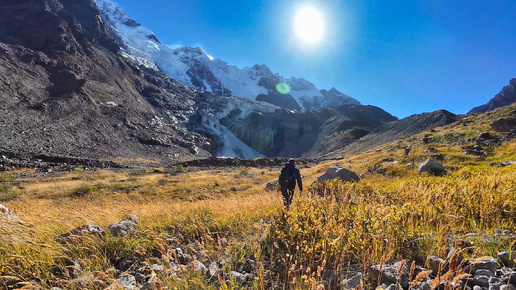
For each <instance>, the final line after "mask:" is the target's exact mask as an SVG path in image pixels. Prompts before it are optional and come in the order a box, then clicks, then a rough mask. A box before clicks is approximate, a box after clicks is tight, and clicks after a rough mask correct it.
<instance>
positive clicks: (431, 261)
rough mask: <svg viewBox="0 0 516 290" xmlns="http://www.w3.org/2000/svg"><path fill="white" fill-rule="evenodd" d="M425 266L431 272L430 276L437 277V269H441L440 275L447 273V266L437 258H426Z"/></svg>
mask: <svg viewBox="0 0 516 290" xmlns="http://www.w3.org/2000/svg"><path fill="white" fill-rule="evenodd" d="M426 264H427V265H428V267H429V268H430V270H432V275H434V276H437V274H438V273H439V267H443V268H442V269H441V274H444V273H446V272H447V271H448V264H447V263H446V261H445V260H443V259H441V258H439V257H437V256H428V258H427V259H426Z"/></svg>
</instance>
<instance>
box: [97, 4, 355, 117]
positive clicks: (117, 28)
mask: <svg viewBox="0 0 516 290" xmlns="http://www.w3.org/2000/svg"><path fill="white" fill-rule="evenodd" d="M96 2H97V5H98V6H99V8H100V10H101V12H102V13H103V16H104V18H105V19H106V20H107V21H108V22H110V24H111V25H112V27H113V28H114V31H113V32H114V33H115V34H118V35H117V36H118V38H119V39H120V40H121V42H120V45H121V47H122V48H123V50H124V51H125V52H126V53H127V54H128V56H130V57H134V58H136V59H137V60H139V61H140V62H141V63H142V64H145V65H146V66H148V67H153V68H155V69H159V70H161V71H163V72H164V73H166V74H168V75H169V76H170V77H171V78H174V79H176V80H179V81H180V82H182V83H183V84H185V85H187V86H190V87H193V88H196V89H199V90H203V91H207V92H213V93H215V94H218V95H221V96H236V97H241V98H246V99H251V100H258V101H263V102H268V103H271V104H273V105H276V106H279V107H283V108H287V109H305V110H314V109H318V108H322V107H327V106H337V105H346V104H360V102H358V101H357V100H355V99H353V98H351V97H349V96H346V95H345V94H342V93H340V92H338V91H337V90H335V89H334V88H333V89H331V90H330V91H329V92H327V91H326V90H323V91H320V90H318V89H317V88H316V87H315V86H314V85H313V84H312V83H310V82H309V81H307V80H305V79H303V78H294V77H293V78H283V77H282V76H280V75H278V74H274V73H273V72H272V71H271V70H270V69H269V68H268V67H267V66H266V65H255V66H253V67H246V68H239V67H236V66H232V65H229V64H228V63H227V62H225V61H224V60H222V59H217V58H214V57H212V56H211V55H209V54H207V53H206V52H205V51H204V50H203V49H202V48H200V47H197V48H191V47H180V48H173V47H170V46H167V45H164V44H162V43H161V42H160V41H159V39H158V38H157V37H156V35H154V33H153V32H152V31H150V30H149V29H147V28H145V27H143V26H142V25H141V24H139V23H137V22H136V21H135V20H134V19H133V18H131V17H129V16H128V15H127V14H126V13H125V12H124V11H123V10H122V9H121V8H120V6H119V5H118V4H117V3H115V2H114V1H112V0H96ZM279 83H284V84H287V85H288V86H286V87H287V89H286V90H281V92H279V91H278V90H277V85H278V84H279ZM289 88H290V90H289Z"/></svg>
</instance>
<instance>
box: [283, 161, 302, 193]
mask: <svg viewBox="0 0 516 290" xmlns="http://www.w3.org/2000/svg"><path fill="white" fill-rule="evenodd" d="M287 168H288V169H290V170H293V171H294V177H295V180H296V181H297V186H298V187H299V191H303V182H302V181H301V173H299V169H297V168H296V167H295V166H293V165H292V164H291V163H290V162H287V163H286V164H285V167H284V169H283V170H286V169H287ZM283 170H282V171H283ZM281 178H282V177H281V174H280V180H279V183H280V185H281V184H282V182H283V181H282V180H281ZM286 186H287V188H288V189H294V188H296V183H295V182H293V183H291V184H287V185H286Z"/></svg>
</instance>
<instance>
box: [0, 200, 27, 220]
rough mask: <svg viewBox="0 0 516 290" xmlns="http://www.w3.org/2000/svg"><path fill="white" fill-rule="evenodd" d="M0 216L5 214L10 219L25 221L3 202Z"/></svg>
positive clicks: (0, 206)
mask: <svg viewBox="0 0 516 290" xmlns="http://www.w3.org/2000/svg"><path fill="white" fill-rule="evenodd" d="M0 216H5V217H6V218H7V220H9V221H14V222H17V223H23V221H22V220H21V219H20V218H19V217H17V216H16V215H15V214H14V213H13V212H12V211H10V210H9V209H8V208H7V207H5V206H4V205H2V204H0Z"/></svg>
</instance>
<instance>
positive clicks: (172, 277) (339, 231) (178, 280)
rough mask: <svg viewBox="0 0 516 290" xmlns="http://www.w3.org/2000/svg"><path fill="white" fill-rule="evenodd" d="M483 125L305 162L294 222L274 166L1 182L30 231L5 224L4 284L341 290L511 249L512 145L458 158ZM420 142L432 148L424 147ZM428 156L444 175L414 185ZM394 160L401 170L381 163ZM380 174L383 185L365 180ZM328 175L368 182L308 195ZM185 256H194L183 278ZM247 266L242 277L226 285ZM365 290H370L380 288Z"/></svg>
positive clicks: (515, 222)
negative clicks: (398, 265)
mask: <svg viewBox="0 0 516 290" xmlns="http://www.w3.org/2000/svg"><path fill="white" fill-rule="evenodd" d="M493 114H496V113H493ZM489 116H490V115H489V114H486V115H473V116H468V118H470V120H467V124H465V125H464V124H463V123H460V122H459V123H455V124H452V125H449V126H445V127H441V128H437V129H436V130H435V131H434V132H427V133H423V134H420V135H417V136H413V137H411V138H408V139H405V140H400V141H396V142H394V143H391V144H386V145H384V146H381V147H380V148H377V149H378V150H374V149H372V150H369V151H366V152H363V153H360V154H357V155H354V156H346V157H345V158H343V159H341V160H332V161H325V162H321V163H319V164H317V165H310V166H308V165H300V166H299V167H300V169H301V174H302V175H303V182H304V185H305V191H304V192H303V193H302V194H300V193H299V192H298V191H296V195H295V196H294V203H293V205H292V206H291V208H290V209H289V210H288V211H286V210H284V208H283V206H282V204H283V203H282V200H281V194H280V193H279V192H275V191H265V190H264V188H265V185H266V184H267V182H271V181H275V180H276V179H277V176H278V174H279V170H280V168H277V167H276V168H269V167H264V168H242V167H240V168H238V167H237V168H219V169H214V170H201V171H190V170H189V168H180V169H181V170H177V169H174V170H172V172H168V171H167V170H164V169H161V168H156V169H151V170H145V171H143V170H142V171H134V170H131V171H117V172H114V171H84V170H81V169H80V168H79V169H78V170H76V171H75V172H73V173H64V174H55V175H50V176H47V177H29V178H19V177H17V175H16V174H14V175H13V174H9V173H3V174H2V175H1V176H0V181H1V182H2V185H1V186H0V203H2V204H3V205H5V206H6V207H8V208H9V209H10V210H11V211H12V212H14V213H15V214H16V215H17V216H18V217H19V218H20V219H21V220H22V221H23V223H18V222H12V221H7V220H5V219H4V220H0V287H4V288H7V289H11V288H25V289H46V288H51V287H61V288H63V289H105V288H108V287H109V289H122V288H121V286H120V285H119V284H118V282H116V279H117V278H118V277H119V276H120V275H121V274H123V272H124V271H122V270H120V269H119V268H120V267H118V265H119V264H120V263H121V261H125V260H130V261H132V262H133V264H135V265H138V267H140V268H144V267H146V269H147V270H146V271H143V272H142V273H144V274H145V275H146V279H147V278H149V277H150V278H152V279H154V281H156V283H155V287H156V289H166V288H165V287H168V289H324V288H332V289H335V288H339V287H340V286H339V285H338V282H340V281H341V280H342V279H345V278H347V277H348V276H349V275H350V273H353V272H354V271H365V272H366V273H367V271H368V268H369V266H370V265H373V264H382V263H388V262H390V261H394V260H406V261H407V263H409V264H410V263H413V262H414V263H415V264H417V265H421V266H424V265H425V261H426V258H427V257H428V256H429V255H436V256H439V257H442V258H446V255H447V253H448V251H449V250H450V248H451V247H452V246H453V244H454V243H455V242H456V241H460V240H467V241H468V242H469V243H471V244H472V245H473V250H472V251H471V253H470V255H473V256H479V257H480V256H496V254H497V253H498V252H499V251H500V250H514V248H516V243H515V241H514V240H511V239H509V238H506V237H505V236H503V235H499V233H500V232H501V231H502V230H512V231H514V230H515V229H516V170H515V168H516V167H515V166H516V165H510V166H507V167H496V166H493V165H495V164H499V163H501V162H503V161H507V160H516V142H514V141H507V142H503V143H502V144H501V145H499V146H494V147H490V149H491V150H492V151H490V152H489V154H488V155H487V156H482V157H477V156H473V155H466V154H463V153H462V146H463V144H465V143H464V142H466V141H465V140H467V139H470V138H474V137H476V136H478V135H479V134H480V133H481V132H483V131H486V130H489V122H491V121H492V119H493V118H496V117H497V116H496V115H492V116H491V117H489ZM425 137H430V138H431V140H432V141H431V142H430V143H429V144H422V142H421V140H422V138H425ZM407 145H411V152H410V153H409V154H408V155H405V153H404V148H405V147H406V146H407ZM428 147H432V148H435V149H436V150H437V152H438V153H440V154H442V155H443V156H444V160H443V161H442V164H443V165H444V166H445V167H446V168H447V169H448V171H447V173H446V175H444V176H442V177H433V176H420V175H419V174H417V165H419V164H420V163H421V162H422V161H424V160H425V159H426V158H428V157H429V156H430V155H432V154H430V153H425V149H427V148H428ZM386 158H392V159H393V160H394V162H387V161H384V162H382V160H384V159H386ZM375 164H378V165H376V168H382V169H384V172H385V174H377V173H367V172H368V169H371V168H375ZM332 165H341V166H342V167H345V168H350V169H352V170H353V171H355V172H356V173H357V174H360V173H364V175H363V176H362V181H361V182H360V183H342V182H340V181H331V182H326V183H323V184H321V183H314V184H313V185H311V183H312V181H313V180H315V179H316V178H317V177H318V176H320V175H322V174H323V173H324V171H325V170H326V169H327V168H328V167H329V166H332ZM128 215H136V216H137V217H138V227H137V231H136V232H134V233H132V234H129V235H127V236H124V237H116V236H113V235H112V234H110V233H109V231H108V230H107V228H108V225H110V224H112V223H115V222H118V221H120V220H121V219H123V218H124V217H125V216H128ZM87 224H96V225H100V226H101V227H103V228H104V230H105V235H104V236H102V237H96V236H84V237H80V236H78V237H76V238H74V239H73V240H71V241H69V242H67V243H62V242H60V241H59V239H58V236H59V235H61V234H63V233H65V232H68V231H70V230H72V229H74V228H76V227H79V226H82V225H87ZM495 237H496V238H495ZM178 247H180V248H181V249H182V251H183V252H185V253H188V254H190V255H191V256H192V257H195V258H194V259H193V260H192V261H189V262H188V264H187V267H180V269H177V268H176V267H175V266H176V264H179V263H177V259H178V258H177V255H178V252H177V248H178ZM197 260H199V261H200V262H202V263H203V264H205V265H206V266H208V265H210V264H211V263H216V264H218V265H220V267H219V269H218V271H215V272H216V273H214V275H210V274H204V275H203V274H201V273H199V271H196V270H195V266H194V264H193V263H196V262H197ZM190 264H191V265H192V266H191V267H190ZM153 265H161V266H163V267H161V268H159V269H157V268H156V267H153ZM242 269H245V272H246V273H248V275H247V277H246V279H245V280H242V279H240V278H239V277H238V276H235V275H234V274H232V271H240V272H242V271H243V270H242ZM126 271H127V272H130V271H134V269H128V270H126ZM328 273H330V274H328ZM328 276H330V278H328ZM451 278H453V277H451ZM451 278H450V279H451ZM322 281H326V282H325V283H322ZM361 287H362V288H365V289H370V288H374V287H375V285H374V281H370V282H368V281H365V282H364V283H363V285H361Z"/></svg>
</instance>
